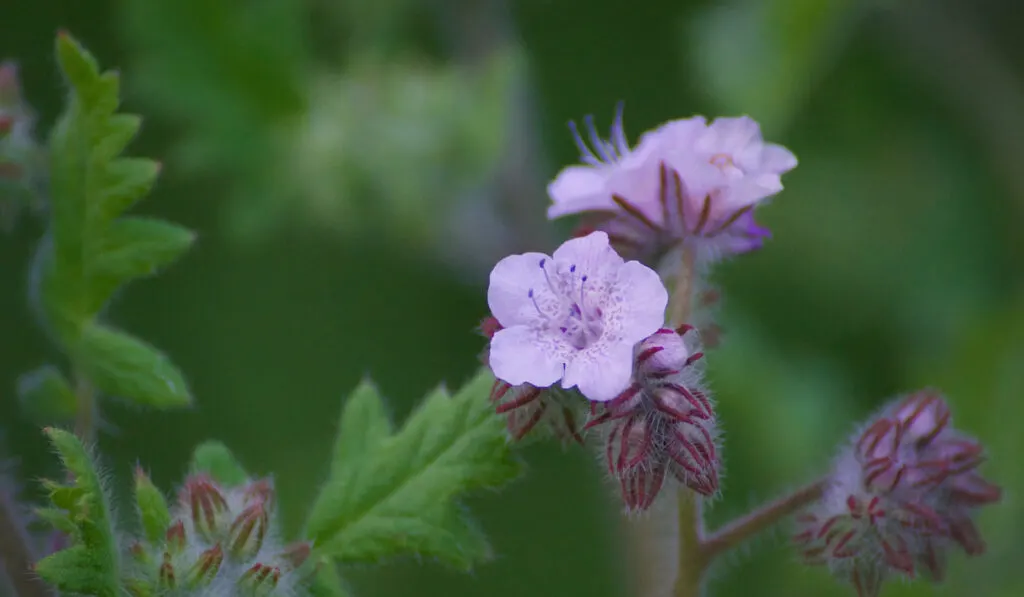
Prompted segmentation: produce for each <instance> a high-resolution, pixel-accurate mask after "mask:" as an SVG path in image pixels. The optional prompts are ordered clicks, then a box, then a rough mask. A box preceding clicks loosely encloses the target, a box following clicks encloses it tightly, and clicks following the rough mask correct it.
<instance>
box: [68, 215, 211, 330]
mask: <svg viewBox="0 0 1024 597" xmlns="http://www.w3.org/2000/svg"><path fill="white" fill-rule="evenodd" d="M194 240H195V233H193V232H192V231H191V230H188V229H187V228H183V227H181V226H178V225H177V224H172V223H170V222H164V221H162V220H155V219H152V218H137V217H130V218H121V219H119V220H116V221H115V222H113V223H112V224H111V226H110V228H109V230H108V231H107V234H106V235H105V236H104V237H103V239H102V240H101V242H100V243H99V248H98V250H97V251H96V255H95V257H94V258H93V259H92V260H91V265H90V268H89V271H88V275H89V277H90V279H91V284H92V288H91V291H92V292H91V296H90V299H91V305H90V308H91V309H96V310H99V309H102V308H103V305H104V304H105V303H106V302H107V301H108V300H109V299H110V297H111V295H113V294H114V292H115V291H116V290H117V289H118V288H119V287H121V286H122V285H123V284H125V283H127V282H129V281H131V280H134V279H137V278H142V277H145V276H151V275H153V274H155V273H157V271H158V270H159V269H161V268H163V267H165V266H167V265H170V264H171V263H173V262H174V261H176V260H177V259H178V257H180V256H181V255H182V254H183V253H185V251H187V250H188V249H189V247H191V246H192V242H193V241H194Z"/></svg>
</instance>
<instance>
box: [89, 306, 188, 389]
mask: <svg viewBox="0 0 1024 597" xmlns="http://www.w3.org/2000/svg"><path fill="white" fill-rule="evenodd" d="M78 357H79V359H80V360H79V366H80V367H81V368H82V372H83V373H84V374H85V376H86V377H87V378H88V379H90V380H92V382H93V383H94V384H95V385H96V387H97V388H99V389H100V390H102V391H103V392H105V393H107V394H110V395H111V396H119V397H123V398H130V399H133V400H134V401H135V402H138V403H139V404H145V405H147V406H152V407H155V408H170V407H175V406H185V405H187V404H189V402H190V401H191V396H190V394H189V390H188V385H187V384H186V382H185V378H184V377H183V376H182V374H181V372H180V371H178V368H177V367H175V366H174V364H173V363H171V361H170V360H169V359H168V358H167V357H166V356H165V355H164V354H163V353H162V352H160V351H159V350H157V349H156V348H154V347H152V346H150V345H149V344H146V343H145V342H143V341H142V340H139V339H137V338H134V337H132V336H130V335H128V334H125V333H124V332H119V331H115V330H112V329H110V328H108V327H105V326H102V325H100V324H97V323H90V324H89V325H88V326H87V327H86V328H85V330H84V331H83V333H82V336H81V338H80V340H79V344H78Z"/></svg>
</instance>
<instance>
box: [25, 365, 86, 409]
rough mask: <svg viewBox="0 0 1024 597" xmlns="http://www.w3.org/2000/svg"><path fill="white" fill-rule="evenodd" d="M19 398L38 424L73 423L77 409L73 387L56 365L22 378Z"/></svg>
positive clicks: (42, 368)
mask: <svg viewBox="0 0 1024 597" xmlns="http://www.w3.org/2000/svg"><path fill="white" fill-rule="evenodd" d="M18 398H19V399H20V400H21V404H22V407H23V408H24V409H25V410H26V411H27V412H29V413H31V414H32V416H33V417H34V418H35V419H36V420H39V421H53V420H57V421H64V420H70V419H72V418H74V416H75V412H77V410H78V400H77V399H76V398H75V392H74V390H72V389H71V384H69V383H68V381H67V379H65V377H64V374H63V373H61V372H60V369H57V367H55V366H53V365H43V366H42V367H39V368H37V369H33V370H32V371H29V372H28V373H25V374H24V375H22V376H21V377H19V378H18Z"/></svg>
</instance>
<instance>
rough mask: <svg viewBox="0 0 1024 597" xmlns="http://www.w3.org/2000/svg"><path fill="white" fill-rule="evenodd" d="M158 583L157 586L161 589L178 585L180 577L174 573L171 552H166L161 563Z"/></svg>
mask: <svg viewBox="0 0 1024 597" xmlns="http://www.w3.org/2000/svg"><path fill="white" fill-rule="evenodd" d="M157 583H158V584H157V586H158V587H159V588H161V589H173V588H175V587H176V586H178V579H177V576H175V573H174V564H173V563H171V554H169V553H164V560H163V562H162V563H161V564H160V571H159V574H158V579H157Z"/></svg>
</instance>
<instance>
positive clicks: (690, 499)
mask: <svg viewBox="0 0 1024 597" xmlns="http://www.w3.org/2000/svg"><path fill="white" fill-rule="evenodd" d="M695 260H696V255H695V254H694V252H693V251H692V250H691V249H688V248H683V255H682V260H681V263H680V266H679V272H678V273H677V274H676V284H675V289H674V290H673V292H672V298H671V300H670V301H669V307H668V314H669V324H670V325H671V326H672V327H677V326H680V325H682V324H684V323H686V322H687V321H688V320H689V319H690V310H691V308H692V305H693V290H694V283H693V282H694V278H695V276H696V272H695V271H694V262H695ZM678 491H679V493H678V496H677V500H678V501H677V509H678V511H679V537H678V539H677V540H678V541H679V558H678V559H679V569H678V570H677V572H676V581H675V588H674V590H673V595H675V597H697V596H698V595H700V586H701V580H702V577H703V571H704V567H705V563H704V560H703V557H702V555H701V542H702V537H701V535H702V534H703V532H704V512H703V510H702V509H701V504H700V498H699V497H697V496H696V495H694V493H693V492H692V491H690V490H689V489H688V488H686V487H680V488H679V490H678Z"/></svg>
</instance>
